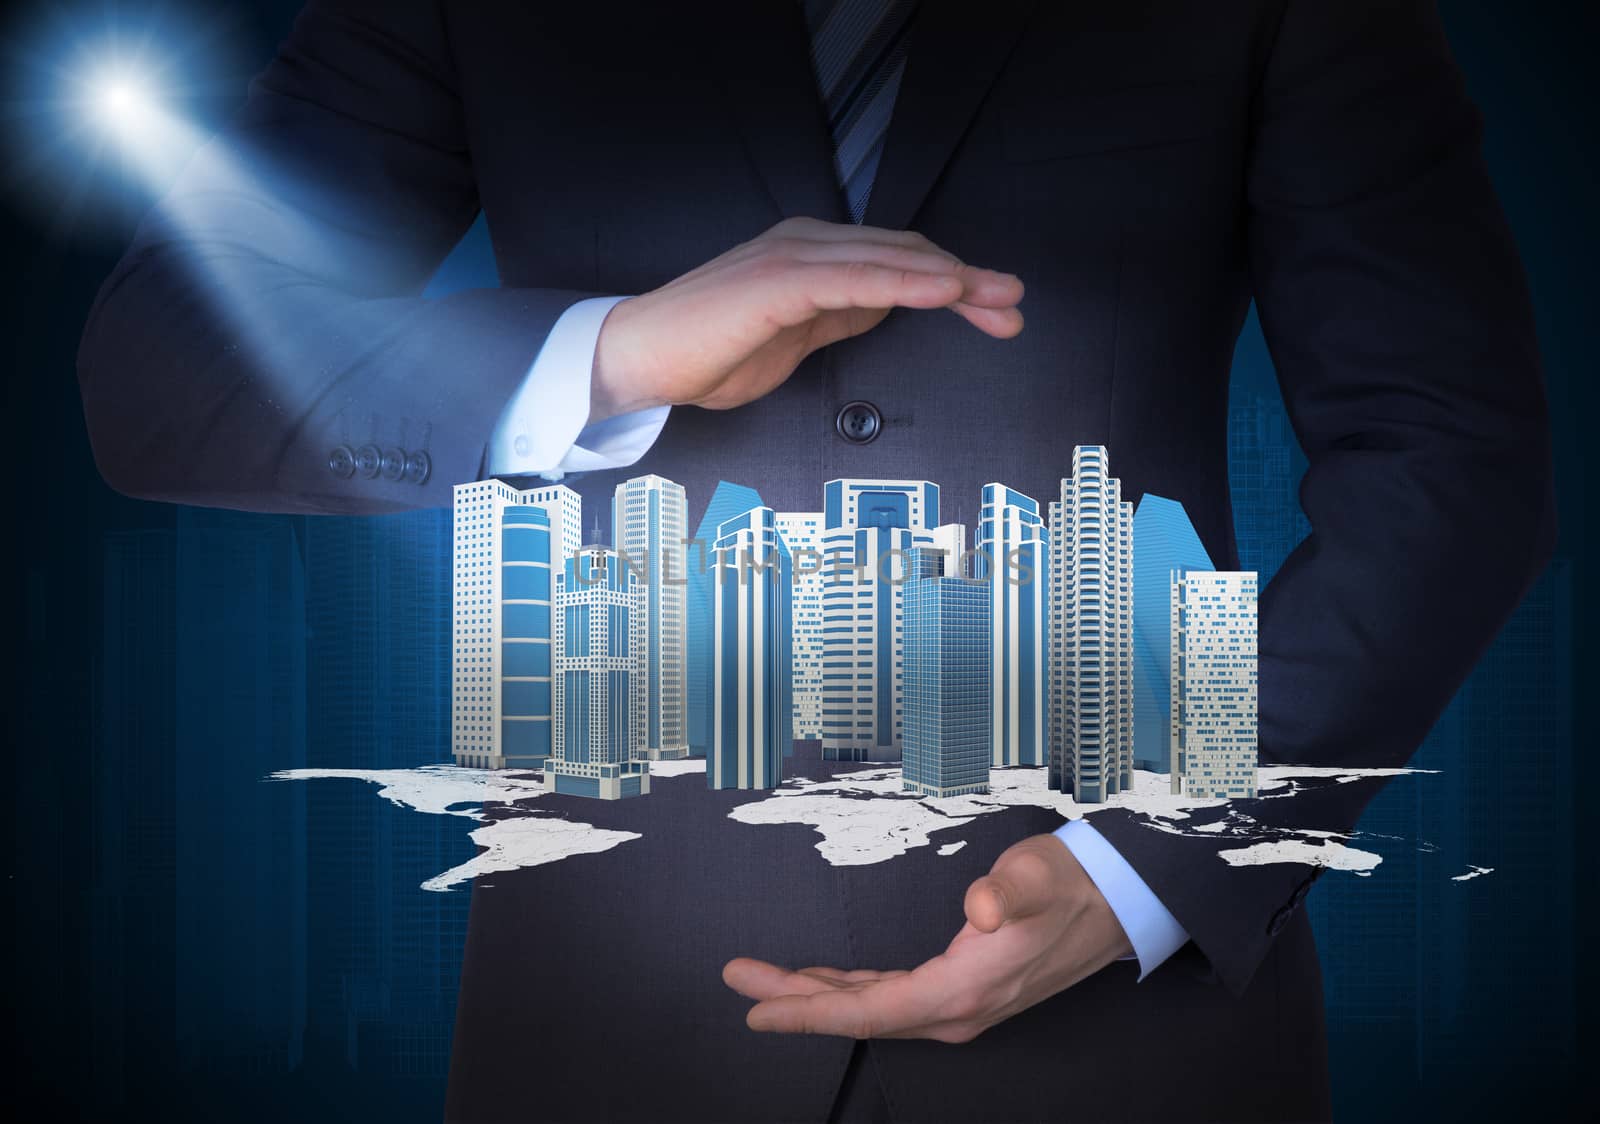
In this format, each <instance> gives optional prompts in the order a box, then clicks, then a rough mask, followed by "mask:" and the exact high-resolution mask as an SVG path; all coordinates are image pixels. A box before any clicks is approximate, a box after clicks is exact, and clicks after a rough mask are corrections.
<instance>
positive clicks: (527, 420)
mask: <svg viewBox="0 0 1600 1124" xmlns="http://www.w3.org/2000/svg"><path fill="white" fill-rule="evenodd" d="M625 299H626V298H625V297H594V298H591V299H589V300H581V301H579V302H578V303H577V304H575V305H573V306H572V307H571V308H569V309H567V311H566V312H564V313H562V314H561V318H560V319H559V320H557V321H556V323H555V327H553V328H551V329H550V334H549V335H548V336H546V337H545V341H544V346H543V347H542V348H540V349H539V354H538V355H537V356H536V357H535V358H534V361H533V366H532V367H531V368H530V369H529V370H528V374H527V376H526V377H525V378H524V379H523V380H522V385H521V386H520V387H518V388H517V392H516V393H515V394H513V395H512V396H511V401H510V402H508V403H507V404H506V408H505V410H504V411H503V412H502V413H501V415H500V419H499V421H498V422H497V423H496V424H495V428H494V434H493V435H492V436H491V438H490V440H489V475H490V476H542V477H544V478H545V479H546V480H551V481H555V480H560V479H562V478H563V477H564V476H566V475H567V473H569V472H597V471H600V470H602V469H608V468H626V467H627V466H628V465H630V464H633V463H634V462H636V461H637V460H638V459H639V458H640V457H642V456H644V455H645V453H646V452H648V451H649V449H650V446H651V445H653V444H655V440H656V438H657V437H658V436H660V434H661V428H662V426H664V425H666V423H667V415H668V414H669V413H670V412H671V410H672V407H670V406H659V407H656V408H653V409H649V410H639V411H636V412H635V413H631V414H621V415H619V416H617V417H614V418H607V419H606V420H604V421H599V422H595V423H594V424H593V425H589V424H587V423H588V417H589V378H590V375H591V374H592V372H593V370H594V352H595V345H596V343H597V342H598V341H599V339H600V325H601V324H602V323H604V322H605V318H606V314H607V313H608V312H610V311H611V309H612V308H613V307H614V306H615V305H616V304H617V303H618V302H619V301H622V300H625ZM1055 835H1056V838H1057V839H1060V840H1061V842H1062V843H1064V844H1065V845H1066V847H1067V850H1069V851H1071V852H1072V854H1073V857H1074V858H1076V859H1077V860H1078V863H1079V865H1081V866H1082V867H1083V869H1084V873H1086V874H1087V875H1088V876H1089V879H1090V881H1092V882H1093V883H1094V884H1095V887H1096V888H1097V889H1098V890H1099V891H1100V893H1101V894H1103V895H1104V896H1105V899H1106V904H1108V905H1109V906H1110V907H1111V912H1112V913H1114V914H1115V915H1116V918H1117V922H1118V923H1119V924H1120V925H1121V926H1122V929H1123V931H1124V932H1125V933H1127V934H1128V942H1129V943H1130V944H1132V945H1133V952H1134V957H1135V958H1137V959H1138V961H1139V978H1140V979H1141V980H1142V979H1144V978H1145V977H1146V976H1148V975H1149V974H1150V973H1151V972H1153V971H1155V969H1156V967H1157V966H1158V965H1160V964H1161V962H1162V961H1164V960H1166V959H1167V957H1169V956H1171V955H1172V954H1173V953H1174V952H1176V951H1178V949H1179V948H1181V947H1182V946H1183V944H1184V942H1185V941H1187V940H1188V939H1189V934H1188V933H1186V932H1185V931H1184V928H1183V926H1182V925H1180V924H1178V920H1177V918H1175V917H1173V916H1172V914H1171V913H1170V912H1169V911H1168V910H1167V908H1166V906H1164V905H1162V904H1161V901H1160V899H1159V898H1157V897H1156V896H1155V893H1154V892H1153V891H1152V890H1151V889H1150V887H1149V886H1147V885H1146V884H1145V882H1144V879H1142V878H1140V877H1139V875H1138V873H1137V872H1136V871H1135V870H1134V869H1133V867H1131V866H1129V865H1128V860H1126V859H1124V858H1123V857H1122V856H1121V855H1120V854H1118V853H1117V849H1116V848H1115V847H1113V846H1112V845H1111V844H1110V842H1109V841H1108V840H1107V839H1106V837H1105V836H1103V835H1101V834H1100V833H1099V832H1098V831H1096V830H1095V829H1094V827H1093V826H1091V825H1090V823H1089V821H1088V820H1086V819H1078V820H1069V821H1068V822H1067V823H1065V824H1063V825H1062V826H1061V827H1060V828H1059V829H1058V830H1057V831H1056V833H1055Z"/></svg>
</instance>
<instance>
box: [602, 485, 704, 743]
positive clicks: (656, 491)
mask: <svg viewBox="0 0 1600 1124" xmlns="http://www.w3.org/2000/svg"><path fill="white" fill-rule="evenodd" d="M688 536H689V508H688V503H687V502H686V500H685V498H684V494H683V485H681V484H675V483H673V482H672V481H671V480H667V479H664V478H662V477H660V476H638V477H635V478H634V479H632V480H626V481H623V482H622V483H621V484H618V485H617V490H616V494H615V496H614V497H613V498H612V501H611V545H612V547H613V548H614V549H615V550H616V551H617V552H618V553H619V554H620V555H621V556H622V558H623V560H624V562H626V563H627V564H628V565H630V566H633V567H635V568H636V570H638V571H639V572H640V573H642V574H643V577H642V579H641V582H640V585H641V589H642V596H643V601H644V605H643V615H644V620H645V652H644V654H645V659H646V661H647V663H648V670H647V672H646V703H645V735H644V737H645V752H646V753H647V754H648V755H649V756H650V757H652V758H671V757H687V756H688V755H689V725H688V720H689V680H688V672H687V667H688V656H687V652H688V643H689V633H688V622H687V619H686V605H687V579H688V570H687V568H686V565H685V560H684V540H685V539H687V538H688Z"/></svg>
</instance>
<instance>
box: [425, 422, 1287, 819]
mask: <svg viewBox="0 0 1600 1124" xmlns="http://www.w3.org/2000/svg"><path fill="white" fill-rule="evenodd" d="M454 499H455V575H454V596H453V605H454V628H453V638H454V696H453V700H452V728H453V733H452V743H453V754H454V758H455V762H456V763H457V764H458V765H462V766H469V767H474V768H481V769H519V770H529V771H542V772H543V774H544V783H545V786H546V788H547V789H548V790H549V791H551V792H557V793H566V794H571V795H579V796H590V797H598V798H603V799H617V798H621V797H627V796H643V795H646V794H648V793H649V791H650V766H649V763H650V761H652V760H663V759H672V758H678V757H685V756H689V755H703V756H704V757H705V758H706V777H707V783H708V784H709V785H710V786H711V787H713V788H732V789H771V788H775V787H777V785H778V784H779V783H780V782H781V781H782V780H783V779H784V767H783V765H784V758H785V757H787V756H789V755H791V754H792V753H793V752H794V747H795V745H796V743H802V744H804V745H807V746H810V747H811V749H812V752H820V754H821V756H822V757H823V758H824V759H826V760H837V761H864V762H895V761H898V762H900V763H901V774H902V785H903V788H904V790H905V791H907V792H914V793H920V794H923V795H927V796H934V797H945V796H960V795H965V794H971V793H984V792H987V791H988V790H989V773H990V770H991V769H992V768H1005V767H1010V766H1035V767H1039V766H1043V767H1046V768H1047V769H1048V770H1049V783H1050V786H1051V787H1052V788H1054V789H1056V790H1058V791H1061V792H1064V793H1069V794H1071V795H1072V796H1073V797H1074V799H1076V800H1077V801H1079V802H1080V803H1085V804H1098V803H1102V802H1104V801H1106V800H1108V799H1110V798H1112V797H1114V796H1116V795H1117V794H1118V793H1120V792H1124V791H1127V790H1128V789H1129V787H1130V785H1131V784H1132V776H1133V770H1134V768H1135V767H1136V766H1137V767H1139V768H1144V769H1149V770H1153V771H1158V772H1165V773H1168V774H1170V776H1171V785H1172V791H1173V792H1174V793H1181V794H1183V795H1186V796H1189V797H1195V798H1201V799H1209V798H1223V799H1227V798H1240V797H1250V796H1254V795H1255V794H1256V784H1257V782H1256V757H1257V753H1256V724H1257V719H1256V690H1257V670H1256V662H1257V657H1256V633H1257V628H1256V612H1257V610H1256V596H1257V588H1256V587H1257V579H1256V574H1255V573H1254V572H1237V571H1235V572H1218V571H1215V570H1214V569H1213V568H1212V565H1211V561H1210V559H1209V558H1208V557H1207V555H1206V552H1205V549H1204V548H1203V547H1202V546H1201V544H1200V541H1199V538H1198V536H1197V535H1196V534H1195V532H1194V529H1193V527H1192V526H1190V524H1189V521H1188V519H1187V517H1186V516H1185V515H1184V512H1183V507H1182V505H1180V504H1178V503H1175V502H1174V501H1171V500H1167V499H1163V498H1161V497H1159V496H1145V497H1144V498H1143V499H1142V500H1141V501H1140V503H1139V505H1138V510H1137V511H1135V508H1134V504H1133V503H1132V502H1131V501H1129V500H1125V499H1123V497H1122V489H1121V482H1120V481H1119V480H1118V479H1117V477H1115V476H1114V475H1112V473H1111V466H1110V463H1109V457H1108V455H1107V452H1106V449H1105V448H1104V447H1102V446H1093V445H1085V446H1079V447H1078V448H1077V449H1075V450H1074V451H1073V456H1072V465H1071V475H1070V476H1067V477H1065V478H1064V479H1063V480H1062V481H1061V492H1060V496H1059V498H1055V499H1052V500H1051V501H1050V503H1049V505H1048V509H1047V511H1048V521H1047V520H1046V518H1044V517H1043V516H1041V514H1040V504H1039V503H1038V501H1036V500H1034V499H1032V498H1031V497H1028V496H1025V495H1022V494H1021V493H1019V492H1016V491H1014V490H1013V489H1011V488H1008V487H1006V486H1005V485H1003V484H998V483H996V484H988V485H985V486H984V488H983V490H982V496H981V505H980V520H979V524H978V527H977V530H976V533H975V535H974V536H973V540H972V542H971V544H970V546H969V544H968V535H967V528H966V527H965V526H963V525H961V524H959V523H945V522H941V517H940V493H939V486H938V485H937V484H934V483H931V482H929V481H925V480H832V481H829V482H828V483H827V484H825V485H824V486H823V494H822V510H821V511H820V512H777V511H774V510H772V509H771V508H770V507H767V506H765V505H764V504H763V503H762V501H761V497H760V495H759V493H757V492H756V491H754V490H752V489H750V488H747V487H743V486H740V485H736V484H729V483H723V484H721V485H719V486H718V488H717V490H716V493H715V494H714V495H713V496H712V498H711V500H710V502H709V504H708V505H707V509H706V514H705V517H704V518H703V519H702V521H701V523H700V525H699V527H698V528H696V530H695V533H694V534H693V535H692V536H691V535H690V534H689V533H688V515H687V499H686V496H685V494H684V490H683V488H682V487H681V486H680V485H678V484H676V483H674V482H672V481H670V480H665V479H663V478H661V477H659V476H641V477H638V478H635V479H632V480H628V481H625V482H623V483H622V484H619V485H618V486H617V488H616V492H615V495H614V498H613V500H612V510H611V542H610V544H601V543H599V542H598V541H591V542H588V543H584V542H583V541H582V530H581V528H582V526H583V511H582V504H581V501H580V499H579V497H578V495H577V493H576V492H574V491H573V490H572V489H570V488H568V487H566V486H564V485H560V484H556V485H549V486H545V487H539V488H533V489H528V490H518V489H516V488H513V487H511V486H510V485H508V484H505V483H503V482H501V481H499V480H493V479H490V480H483V481H479V482H475V483H471V484H461V485H458V486H457V487H456V488H455V496H454Z"/></svg>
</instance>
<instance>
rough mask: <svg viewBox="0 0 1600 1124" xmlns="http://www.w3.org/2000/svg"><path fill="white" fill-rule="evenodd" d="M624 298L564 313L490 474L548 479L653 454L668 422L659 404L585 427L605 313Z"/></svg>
mask: <svg viewBox="0 0 1600 1124" xmlns="http://www.w3.org/2000/svg"><path fill="white" fill-rule="evenodd" d="M626 299H627V298H626V297H591V298H589V299H587V300H581V301H578V302H577V303H576V304H574V305H573V306H572V307H571V308H569V309H567V310H566V311H565V312H563V313H562V314H561V318H560V319H559V320H557V321H556V322H555V326H554V327H552V328H551V329H550V334H549V335H548V336H546V337H545V341H544V345H543V346H542V347H540V349H539V354H538V356H537V357H535V359H534V361H533V366H532V367H530V368H529V369H528V373H527V375H526V376H525V377H524V378H523V380H522V385H521V386H519V387H518V388H517V391H516V393H515V394H513V395H512V396H511V400H510V401H509V402H507V403H506V407H505V409H504V410H502V411H501V413H500V418H499V420H498V421H497V422H496V423H495V428H494V433H493V434H492V435H491V436H490V438H489V462H488V469H489V475H490V476H543V477H544V478H545V479H547V480H560V479H561V478H562V477H564V476H565V475H566V474H567V473H569V472H596V471H599V470H601V469H607V468H623V467H625V466H627V465H630V464H633V463H634V462H635V461H637V460H638V459H639V458H640V457H642V456H644V454H645V453H646V452H648V451H649V449H650V446H651V445H653V444H655V440H656V438H657V437H658V436H660V434H661V427H662V426H664V425H666V423H667V415H668V414H669V413H671V410H672V408H671V407H670V406H657V407H652V408H651V409H648V410H639V411H636V412H634V413H631V414H621V415H619V416H617V417H614V418H606V419H605V420H604V421H599V422H595V423H594V424H593V425H587V426H586V425H585V422H587V421H588V418H589V379H590V376H591V375H592V374H593V372H594V351H595V345H596V344H597V343H598V342H599V339H600V326H601V325H602V324H604V323H605V319H606V315H607V314H608V313H609V312H610V311H611V310H612V309H613V308H614V307H616V305H617V304H619V303H620V302H622V301H624V300H626Z"/></svg>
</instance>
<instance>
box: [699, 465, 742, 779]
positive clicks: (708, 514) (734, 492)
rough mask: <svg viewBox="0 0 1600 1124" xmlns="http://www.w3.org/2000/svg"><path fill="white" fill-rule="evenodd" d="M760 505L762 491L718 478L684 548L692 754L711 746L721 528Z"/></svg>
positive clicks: (701, 752) (706, 749)
mask: <svg viewBox="0 0 1600 1124" xmlns="http://www.w3.org/2000/svg"><path fill="white" fill-rule="evenodd" d="M760 506H761V494H760V493H759V492H757V491H756V490H755V489H754V488H746V487H745V486H744V485H743V484H730V483H728V482H727V481H726V480H722V481H719V482H718V484H717V489H716V491H715V492H713V493H712V495H711V502H710V503H709V504H707V505H706V511H705V514H704V515H703V516H701V518H700V526H699V527H697V528H696V529H695V532H694V539H693V541H692V542H691V543H690V545H689V547H688V549H687V550H685V551H684V559H683V560H684V569H685V571H686V572H687V577H688V584H687V586H686V587H685V591H684V616H685V622H684V631H685V635H686V636H687V637H688V644H687V645H686V649H685V659H684V680H685V682H686V683H687V684H688V691H687V692H686V693H687V696H688V707H689V710H688V722H687V724H686V728H687V730H688V735H689V752H691V753H695V754H704V753H705V752H706V751H708V750H709V749H710V748H711V674H712V666H711V659H712V651H711V587H712V586H713V585H714V584H715V582H716V578H715V577H714V576H713V574H712V567H711V560H712V554H711V552H712V549H713V547H714V545H715V543H716V539H717V528H718V527H720V526H722V524H724V523H726V522H727V521H728V520H730V519H732V518H733V517H734V516H736V515H742V514H743V513H745V512H746V511H749V510H750V509H751V508H753V507H760Z"/></svg>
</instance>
